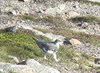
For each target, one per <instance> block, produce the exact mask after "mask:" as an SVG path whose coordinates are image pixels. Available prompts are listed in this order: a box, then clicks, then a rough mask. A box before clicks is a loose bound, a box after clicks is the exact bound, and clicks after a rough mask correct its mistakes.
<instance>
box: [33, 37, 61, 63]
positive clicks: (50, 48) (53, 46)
mask: <svg viewBox="0 0 100 73" xmlns="http://www.w3.org/2000/svg"><path fill="white" fill-rule="evenodd" d="M32 38H33V39H34V40H35V41H36V43H37V45H38V47H39V48H40V49H41V50H42V52H43V55H44V59H47V58H46V56H47V54H52V55H53V57H54V60H55V61H56V62H58V61H59V60H58V59H57V56H56V52H57V51H58V49H59V46H60V43H61V42H62V41H60V40H58V39H56V40H55V41H53V42H47V41H41V40H38V39H37V38H35V37H32Z"/></svg>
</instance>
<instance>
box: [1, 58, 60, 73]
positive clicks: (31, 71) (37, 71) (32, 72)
mask: <svg viewBox="0 0 100 73" xmlns="http://www.w3.org/2000/svg"><path fill="white" fill-rule="evenodd" d="M0 72H3V73H9V72H15V73H60V72H59V71H58V70H56V69H54V68H51V67H49V66H45V65H42V64H40V63H39V62H37V61H35V60H34V59H28V60H27V61H26V65H20V64H19V65H16V64H10V63H2V62H0Z"/></svg>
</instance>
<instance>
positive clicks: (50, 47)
mask: <svg viewBox="0 0 100 73" xmlns="http://www.w3.org/2000/svg"><path fill="white" fill-rule="evenodd" d="M42 46H43V47H45V50H46V51H48V50H52V51H56V50H57V46H56V45H55V44H53V43H42Z"/></svg>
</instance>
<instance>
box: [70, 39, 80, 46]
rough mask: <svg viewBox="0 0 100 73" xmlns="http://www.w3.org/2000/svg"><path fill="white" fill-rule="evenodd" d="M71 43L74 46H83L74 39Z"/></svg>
mask: <svg viewBox="0 0 100 73" xmlns="http://www.w3.org/2000/svg"><path fill="white" fill-rule="evenodd" d="M69 41H70V42H71V44H72V45H81V44H82V43H81V42H80V41H79V40H77V39H74V38H72V39H70V40H69Z"/></svg>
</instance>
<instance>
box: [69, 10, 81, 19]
mask: <svg viewBox="0 0 100 73" xmlns="http://www.w3.org/2000/svg"><path fill="white" fill-rule="evenodd" d="M79 15H80V14H78V13H77V12H75V11H69V12H68V17H69V18H73V17H77V16H79Z"/></svg>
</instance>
